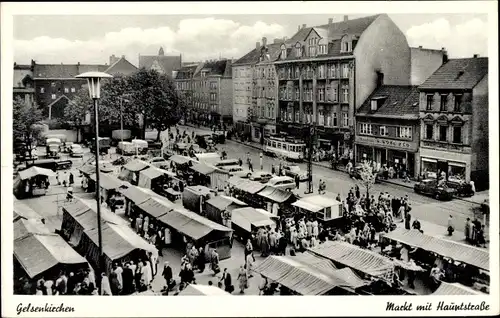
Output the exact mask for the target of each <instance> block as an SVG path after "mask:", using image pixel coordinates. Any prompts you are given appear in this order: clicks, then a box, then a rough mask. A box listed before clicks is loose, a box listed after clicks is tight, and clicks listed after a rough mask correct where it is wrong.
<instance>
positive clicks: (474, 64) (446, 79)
mask: <svg viewBox="0 0 500 318" xmlns="http://www.w3.org/2000/svg"><path fill="white" fill-rule="evenodd" d="M487 74H488V58H487V57H474V58H465V59H450V60H449V61H448V62H447V63H445V64H443V65H442V66H441V67H440V68H438V69H437V70H436V71H435V72H434V73H433V74H432V75H431V76H429V78H428V79H427V80H426V81H425V82H424V83H423V84H422V85H420V86H419V89H424V90H430V89H472V88H474V86H476V85H477V83H479V81H481V79H482V78H483V77H484V76H486V75H487Z"/></svg>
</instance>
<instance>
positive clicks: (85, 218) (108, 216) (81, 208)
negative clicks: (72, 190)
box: [63, 198, 128, 229]
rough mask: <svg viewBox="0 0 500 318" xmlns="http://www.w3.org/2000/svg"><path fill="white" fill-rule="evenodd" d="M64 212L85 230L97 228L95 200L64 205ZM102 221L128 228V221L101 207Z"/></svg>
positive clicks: (79, 199)
mask: <svg viewBox="0 0 500 318" xmlns="http://www.w3.org/2000/svg"><path fill="white" fill-rule="evenodd" d="M63 211H66V212H67V213H68V214H70V215H71V216H72V217H73V218H74V219H75V220H76V221H77V222H78V223H79V224H80V225H82V227H83V228H84V229H93V228H97V202H96V201H95V200H86V199H81V198H77V199H76V200H74V201H73V202H71V203H69V204H66V205H64V207H63ZM101 219H102V220H103V221H104V222H107V223H112V224H118V225H127V226H128V221H126V220H125V219H123V218H121V217H120V216H119V215H116V214H115V213H113V212H111V211H110V210H108V209H106V208H104V207H101Z"/></svg>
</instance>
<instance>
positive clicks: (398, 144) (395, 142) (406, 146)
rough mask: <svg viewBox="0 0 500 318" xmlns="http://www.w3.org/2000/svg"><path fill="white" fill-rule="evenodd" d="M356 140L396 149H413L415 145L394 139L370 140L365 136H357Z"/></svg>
mask: <svg viewBox="0 0 500 318" xmlns="http://www.w3.org/2000/svg"><path fill="white" fill-rule="evenodd" d="M356 139H357V140H358V141H361V142H368V143H371V144H374V145H377V146H382V147H383V146H386V147H396V148H403V149H412V148H413V147H414V145H413V144H412V143H411V142H408V141H403V140H393V139H382V138H370V137H364V136H357V137H356Z"/></svg>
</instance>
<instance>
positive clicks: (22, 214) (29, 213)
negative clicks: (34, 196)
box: [14, 198, 43, 221]
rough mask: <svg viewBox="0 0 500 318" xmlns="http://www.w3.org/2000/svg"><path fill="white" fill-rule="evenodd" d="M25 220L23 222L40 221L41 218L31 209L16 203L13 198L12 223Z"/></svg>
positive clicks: (19, 202) (23, 204)
mask: <svg viewBox="0 0 500 318" xmlns="http://www.w3.org/2000/svg"><path fill="white" fill-rule="evenodd" d="M20 218H22V219H25V220H31V219H33V220H42V219H43V217H42V216H41V215H40V214H38V213H37V212H35V210H33V209H32V208H30V207H29V206H28V205H27V204H25V203H23V202H21V201H18V200H17V199H16V198H14V221H15V220H17V219H20Z"/></svg>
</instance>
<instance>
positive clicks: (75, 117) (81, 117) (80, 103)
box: [63, 87, 94, 126]
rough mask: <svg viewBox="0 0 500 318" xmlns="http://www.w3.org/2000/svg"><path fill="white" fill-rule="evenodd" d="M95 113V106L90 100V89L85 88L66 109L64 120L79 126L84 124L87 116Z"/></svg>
mask: <svg viewBox="0 0 500 318" xmlns="http://www.w3.org/2000/svg"><path fill="white" fill-rule="evenodd" d="M93 111H94V104H93V103H92V100H91V99H90V96H89V90H88V88H86V87H85V88H82V89H80V90H79V91H78V92H77V93H76V95H75V96H74V97H73V100H71V101H70V102H69V103H68V105H67V106H66V108H64V117H63V119H64V120H65V121H66V122H67V123H68V124H71V125H75V126H78V123H83V122H84V121H85V117H86V116H87V114H88V113H92V112H93Z"/></svg>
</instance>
